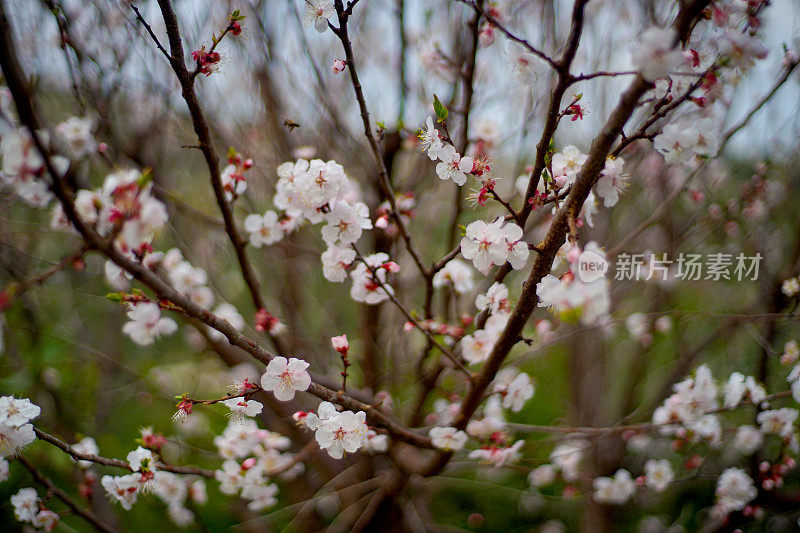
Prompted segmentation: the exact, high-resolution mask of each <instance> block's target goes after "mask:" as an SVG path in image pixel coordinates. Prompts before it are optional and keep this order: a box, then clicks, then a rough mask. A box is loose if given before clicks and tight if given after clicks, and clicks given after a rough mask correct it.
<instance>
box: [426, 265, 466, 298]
mask: <svg viewBox="0 0 800 533" xmlns="http://www.w3.org/2000/svg"><path fill="white" fill-rule="evenodd" d="M472 273H473V270H472V268H470V266H469V265H468V264H467V263H465V262H464V261H461V260H460V259H453V260H452V261H450V262H449V263H447V264H446V265H445V266H444V268H443V269H441V270H440V271H439V272H437V273H436V274H434V276H433V286H434V287H435V288H437V289H438V288H441V287H444V286H445V285H447V284H451V285H452V286H453V290H455V291H456V292H457V293H459V294H465V293H467V292H469V291H471V290H472V289H473V287H474V286H475V284H474V282H473V281H472Z"/></svg>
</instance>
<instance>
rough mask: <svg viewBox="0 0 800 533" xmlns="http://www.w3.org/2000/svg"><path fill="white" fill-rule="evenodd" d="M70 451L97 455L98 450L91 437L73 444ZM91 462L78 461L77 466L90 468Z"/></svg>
mask: <svg viewBox="0 0 800 533" xmlns="http://www.w3.org/2000/svg"><path fill="white" fill-rule="evenodd" d="M72 449H73V450H75V451H76V452H79V453H84V454H88V455H99V454H100V448H98V447H97V443H96V442H95V440H94V439H93V438H92V437H83V438H82V439H81V440H80V442H78V443H76V444H73V445H72ZM92 464H94V463H92V462H91V461H83V460H80V461H78V466H80V467H81V468H89V467H90V466H92Z"/></svg>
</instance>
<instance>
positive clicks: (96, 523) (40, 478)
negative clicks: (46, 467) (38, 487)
mask: <svg viewBox="0 0 800 533" xmlns="http://www.w3.org/2000/svg"><path fill="white" fill-rule="evenodd" d="M16 459H17V461H18V462H19V464H21V465H22V466H24V467H25V468H26V469H27V470H28V471H29V472H30V473H31V475H32V476H33V479H35V480H36V481H37V482H38V483H40V484H42V485H44V486H45V487H47V491H48V492H49V493H50V494H52V495H54V496H55V497H56V498H58V499H59V500H61V501H62V502H64V504H66V506H67V507H69V508H70V509H71V510H72V512H73V513H75V514H76V515H78V516H80V517H81V518H83V519H84V520H86V521H87V522H88V523H90V524H91V525H92V527H94V528H95V529H96V530H98V531H103V532H104V533H115V532H116V530H115V529H114V528H112V527H110V526H107V525H106V524H104V523H103V521H102V520H100V517H98V516H97V515H96V514H94V513H93V512H91V511H90V510H89V509H84V508H83V507H81V506H80V505H78V504H77V502H75V500H73V499H72V498H70V497H69V495H68V494H67V493H66V492H64V491H63V490H61V489H60V488H58V487H57V486H56V485H55V484H54V483H53V482H52V481H50V479H49V478H48V477H46V476H45V475H44V474H42V473H41V472H39V470H38V469H37V468H36V467H35V466H33V464H32V463H31V462H30V461H28V460H27V459H26V458H25V457H23V456H22V455H18V456H17V457H16Z"/></svg>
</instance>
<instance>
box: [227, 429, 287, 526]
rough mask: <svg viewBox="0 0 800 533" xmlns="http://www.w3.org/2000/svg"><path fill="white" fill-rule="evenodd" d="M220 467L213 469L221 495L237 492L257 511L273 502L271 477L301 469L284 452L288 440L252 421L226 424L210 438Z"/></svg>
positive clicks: (273, 493) (275, 487) (275, 500)
mask: <svg viewBox="0 0 800 533" xmlns="http://www.w3.org/2000/svg"><path fill="white" fill-rule="evenodd" d="M214 444H215V445H216V446H217V448H218V450H219V454H220V456H221V457H222V458H223V459H225V461H224V462H223V463H222V467H221V468H220V469H219V470H216V471H215V472H214V476H215V478H216V479H217V481H219V483H220V491H221V492H222V493H223V494H237V493H238V494H239V495H240V496H241V497H242V498H243V499H245V500H248V501H249V503H248V504H247V506H248V508H249V509H251V510H253V511H260V510H263V509H265V508H267V507H271V506H273V505H275V504H276V503H277V499H276V498H275V496H276V495H277V492H278V486H277V485H275V484H274V483H271V478H272V477H273V476H281V477H283V478H286V479H292V478H293V477H296V476H297V475H299V474H300V473H302V471H303V465H302V464H301V463H295V461H294V460H293V455H292V454H290V453H287V452H285V450H286V449H288V448H289V446H291V441H290V440H289V439H288V438H286V437H284V436H283V435H280V434H278V433H275V432H272V431H267V430H262V429H259V428H258V425H257V424H256V422H255V421H253V420H249V419H248V420H245V421H244V423H242V424H233V423H231V424H229V425H228V427H227V428H226V429H225V430H224V431H223V433H222V435H219V436H217V437H215V438H214Z"/></svg>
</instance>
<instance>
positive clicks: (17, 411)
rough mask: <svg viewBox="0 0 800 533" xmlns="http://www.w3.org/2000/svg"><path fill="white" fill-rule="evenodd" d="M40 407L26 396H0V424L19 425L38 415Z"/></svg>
mask: <svg viewBox="0 0 800 533" xmlns="http://www.w3.org/2000/svg"><path fill="white" fill-rule="evenodd" d="M41 411H42V410H41V409H40V408H39V406H38V405H35V404H33V403H31V401H30V400H29V399H27V398H14V397H13V396H2V397H0V424H6V425H7V426H11V427H19V426H21V425H23V424H27V423H28V422H30V421H31V420H32V419H34V418H36V417H37V416H39V413H41Z"/></svg>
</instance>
